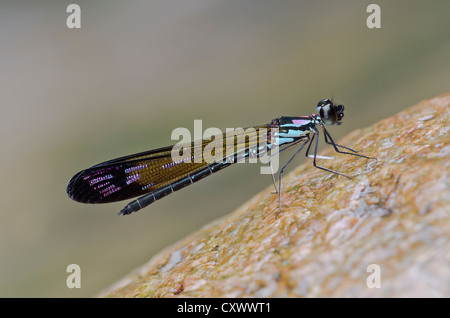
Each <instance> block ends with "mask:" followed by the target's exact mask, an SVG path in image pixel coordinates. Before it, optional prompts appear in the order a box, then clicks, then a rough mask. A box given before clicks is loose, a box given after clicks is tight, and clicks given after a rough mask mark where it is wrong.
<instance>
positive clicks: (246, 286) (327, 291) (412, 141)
mask: <svg viewBox="0 0 450 318" xmlns="http://www.w3.org/2000/svg"><path fill="white" fill-rule="evenodd" d="M449 133H450V94H447V95H442V96H438V97H436V98H433V99H430V100H426V101H423V102H420V103H419V104H417V105H416V106H414V107H411V108H409V109H407V110H405V111H403V112H401V113H399V114H397V115H395V116H393V117H390V118H387V119H385V120H382V121H380V122H378V123H376V124H374V125H372V126H371V127H368V128H366V129H363V130H357V131H354V132H352V133H350V134H349V135H348V136H347V137H345V138H344V139H342V140H340V141H339V142H338V143H339V144H341V145H347V146H349V147H352V148H354V149H358V150H361V153H362V154H365V155H368V156H371V157H377V160H367V159H364V158H359V157H355V156H348V155H341V154H336V153H334V152H333V149H332V147H328V148H329V149H327V150H326V151H325V152H323V153H322V155H328V156H334V157H335V158H336V159H335V160H321V161H320V164H321V165H322V166H326V167H327V168H330V169H334V170H338V171H340V172H343V173H345V174H348V175H350V176H352V179H351V180H349V179H347V178H344V177H341V176H336V175H333V174H331V173H327V172H325V171H322V170H319V169H316V168H314V167H313V166H312V165H311V162H309V161H308V162H307V163H305V164H303V165H301V166H299V167H298V168H296V169H295V170H294V171H293V172H292V173H290V174H288V175H286V176H283V190H282V197H281V198H282V203H283V212H282V213H281V214H280V215H279V217H278V218H275V215H276V212H277V208H278V196H277V195H276V194H272V193H271V192H272V191H273V186H271V187H268V188H267V190H265V191H263V192H262V193H260V194H258V195H257V196H255V197H254V198H253V199H251V200H250V201H249V202H247V203H246V204H245V205H243V206H242V207H240V208H239V209H237V210H236V211H235V212H233V213H231V214H229V215H228V216H226V217H223V218H221V219H219V220H217V221H215V222H213V223H211V224H209V225H207V226H204V227H203V228H201V229H200V230H198V231H197V232H195V233H193V234H191V235H190V236H188V237H186V238H185V239H183V240H182V241H180V242H178V243H176V244H174V245H173V246H171V247H168V248H167V249H165V250H163V251H161V252H160V253H159V254H158V255H156V256H155V257H153V258H152V259H151V260H150V261H149V262H148V263H147V264H145V265H143V266H141V267H140V268H139V269H137V270H136V271H134V272H133V273H131V274H130V275H128V276H127V277H125V278H124V279H122V280H121V281H119V282H118V283H116V284H115V285H114V286H112V287H111V288H109V289H108V290H107V291H105V292H103V293H102V294H101V295H100V296H102V297H450V238H449V233H450V190H449V189H450V187H449V183H450V182H449V174H450V137H449V135H450V134H449ZM377 286H378V287H379V288H376V287H377ZM371 287H374V288H371Z"/></svg>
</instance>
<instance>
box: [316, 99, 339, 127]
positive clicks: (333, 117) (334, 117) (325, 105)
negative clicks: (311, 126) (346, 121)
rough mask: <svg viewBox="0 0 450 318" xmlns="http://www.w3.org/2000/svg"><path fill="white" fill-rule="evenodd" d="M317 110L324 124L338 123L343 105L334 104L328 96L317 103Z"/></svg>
mask: <svg viewBox="0 0 450 318" xmlns="http://www.w3.org/2000/svg"><path fill="white" fill-rule="evenodd" d="M317 112H318V113H319V116H320V118H321V119H322V122H323V123H324V124H325V125H334V124H336V125H340V124H341V123H340V121H341V119H342V118H343V117H344V105H334V104H333V102H332V101H331V100H330V99H329V98H325V99H322V100H321V101H320V102H319V103H318V104H317Z"/></svg>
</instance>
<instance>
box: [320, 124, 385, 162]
mask: <svg viewBox="0 0 450 318" xmlns="http://www.w3.org/2000/svg"><path fill="white" fill-rule="evenodd" d="M322 129H323V132H324V134H325V142H326V143H327V144H329V145H332V146H333V148H334V150H335V151H336V152H338V153H343V154H346V155H353V156H358V157H362V158H366V159H375V160H377V158H373V157H368V156H364V155H360V154H358V153H357V152H358V151H356V150H353V149H351V148H347V147H344V146H341V145H338V144H336V143H335V142H334V140H333V138H331V135H330V133H329V132H328V131H327V130H326V129H325V127H323V126H322ZM318 133H319V132H318V131H317V134H318ZM327 137H328V138H329V139H330V140H328V139H327ZM338 147H342V148H345V149H347V150H350V151H352V152H347V151H340V150H339V149H338Z"/></svg>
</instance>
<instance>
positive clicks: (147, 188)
mask: <svg viewBox="0 0 450 318" xmlns="http://www.w3.org/2000/svg"><path fill="white" fill-rule="evenodd" d="M343 117H344V106H343V105H335V104H334V103H333V102H332V101H331V100H330V99H323V100H321V101H320V102H319V103H318V105H317V114H311V115H310V116H300V117H286V116H284V117H279V118H276V119H273V120H272V121H271V122H270V123H269V124H266V125H261V126H253V127H251V128H252V130H251V131H250V132H248V130H243V131H244V132H245V138H239V136H236V134H234V135H228V134H222V135H218V136H215V138H214V139H213V140H211V139H210V140H205V139H204V140H201V141H194V142H191V143H187V144H184V145H182V146H183V147H181V148H182V149H185V150H186V149H188V155H187V156H185V157H184V158H185V159H182V160H174V158H173V151H172V150H173V146H169V147H164V148H160V149H155V150H150V151H146V152H141V153H137V154H134V155H129V156H125V157H121V158H117V159H113V160H110V161H106V162H103V163H100V164H98V165H95V166H93V167H91V168H88V169H86V170H82V171H80V172H79V173H77V174H76V175H75V176H74V177H73V178H72V179H71V180H70V181H69V184H68V185H67V193H68V195H69V197H70V198H71V199H73V200H75V201H78V202H82V203H108V202H116V201H121V200H127V199H131V198H134V197H138V196H139V198H137V199H136V200H134V201H132V202H130V203H129V204H128V205H127V206H126V207H125V208H124V209H122V210H121V211H120V212H119V214H123V215H127V214H130V213H132V212H136V211H138V210H140V209H142V208H144V207H146V206H148V205H149V204H151V203H153V202H155V201H156V200H159V199H161V198H163V197H165V196H166V195H168V194H170V193H172V192H174V191H177V190H180V189H181V188H184V187H186V186H188V185H190V184H192V183H194V182H197V181H199V180H200V179H202V178H204V177H206V176H209V175H211V174H212V173H214V172H217V171H219V170H222V169H223V168H225V167H228V166H229V165H231V164H233V163H236V162H240V161H243V160H246V159H248V158H250V157H252V156H253V157H260V156H263V155H266V154H267V153H268V152H269V151H270V156H269V158H270V157H271V156H274V155H276V154H277V153H279V152H281V151H284V150H286V149H288V148H290V147H292V146H294V145H299V148H298V149H297V151H296V152H295V153H294V155H293V156H292V157H291V158H290V159H289V160H288V161H287V163H286V164H285V165H284V166H283V167H282V168H281V170H280V172H279V178H278V180H279V181H278V189H277V188H276V186H275V189H276V190H277V191H276V193H278V205H279V211H278V213H277V216H278V214H279V213H280V212H281V177H282V174H283V172H284V170H285V169H286V167H287V166H288V164H289V163H290V162H291V161H292V159H293V158H294V157H295V156H296V155H297V154H298V153H299V152H300V150H302V149H303V147H304V146H305V145H306V144H308V147H307V150H306V156H310V155H309V151H310V148H311V145H313V143H314V154H313V155H312V156H311V157H312V158H313V165H314V167H316V168H319V169H322V170H325V171H328V172H331V173H334V174H338V175H341V176H344V177H347V178H350V177H349V176H346V175H345V174H342V173H340V172H337V171H334V170H331V169H327V168H324V167H321V166H319V165H317V163H316V159H317V158H318V157H319V156H318V155H317V146H318V141H319V129H318V128H321V129H322V131H323V133H324V139H325V142H326V143H327V144H329V145H332V146H333V148H334V150H335V151H336V152H338V153H342V154H349V155H354V156H358V157H363V158H367V159H375V158H371V157H367V156H364V155H361V154H358V153H357V151H356V150H353V149H351V148H348V147H345V146H341V145H338V144H336V143H335V142H334V141H333V138H331V135H330V134H329V133H328V131H327V130H326V129H325V125H334V124H337V125H340V121H341V120H342V118H343ZM261 139H263V140H261ZM239 140H240V141H239ZM219 141H220V147H222V146H223V147H224V148H225V145H229V144H230V143H231V144H232V147H231V151H230V148H229V147H228V148H227V149H226V150H227V151H225V149H223V150H224V151H223V152H222V153H223V155H222V156H221V157H220V158H218V159H216V158H214V159H215V160H211V157H212V156H214V155H215V154H214V151H213V152H205V150H206V149H207V148H208V147H209V148H210V149H211V148H215V149H217V146H218V145H219V144H218V142H219ZM261 141H263V143H261ZM261 144H264V145H265V146H261ZM211 145H213V146H215V147H211ZM282 145H283V148H278V147H279V146H282ZM341 149H345V150H348V151H342V150H341ZM199 154H200V155H202V158H201V160H194V159H197V157H198V155H199ZM205 154H206V155H205ZM185 155H186V153H185ZM208 156H209V157H208ZM186 159H189V160H186ZM272 177H273V174H272ZM272 179H273V182H274V184H275V178H272Z"/></svg>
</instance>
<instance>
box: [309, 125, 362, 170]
mask: <svg viewBox="0 0 450 318" xmlns="http://www.w3.org/2000/svg"><path fill="white" fill-rule="evenodd" d="M315 134H317V138H316V145H315V147H314V159H313V165H314V167H316V168H319V169H322V170H325V171H328V172H331V173H335V174H338V175H340V176H343V177H346V178H349V179H351V178H350V177H349V176H347V175H345V174H343V173H340V172H337V171H334V170H331V169H327V168H324V167H321V166H318V165H317V164H316V157H317V146H318V144H319V131H318V130H317V129H316V130H315ZM311 142H312V140H311ZM336 151H337V150H336ZM338 152H340V151H338ZM344 153H347V152H344ZM355 155H356V154H355ZM357 156H359V155H357ZM363 157H364V156H363Z"/></svg>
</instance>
